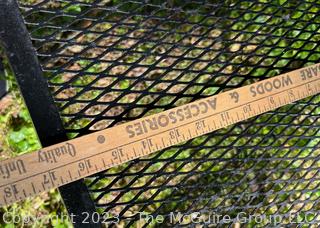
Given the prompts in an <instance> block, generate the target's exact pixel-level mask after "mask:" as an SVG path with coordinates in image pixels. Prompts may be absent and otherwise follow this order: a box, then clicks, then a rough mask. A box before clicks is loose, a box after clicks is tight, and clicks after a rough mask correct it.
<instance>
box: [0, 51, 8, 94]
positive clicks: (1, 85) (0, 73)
mask: <svg viewBox="0 0 320 228" xmlns="http://www.w3.org/2000/svg"><path fill="white" fill-rule="evenodd" d="M6 93H7V83H6V80H5V78H4V67H3V59H2V58H1V56H0V99H1V98H2V97H3V96H4V95H6Z"/></svg>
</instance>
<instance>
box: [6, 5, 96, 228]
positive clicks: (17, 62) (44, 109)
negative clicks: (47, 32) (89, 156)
mask: <svg viewBox="0 0 320 228" xmlns="http://www.w3.org/2000/svg"><path fill="white" fill-rule="evenodd" d="M0 42H1V45H2V46H3V47H4V49H5V52H6V55H7V56H8V59H9V62H10V65H11V67H12V70H13V72H14V74H15V77H16V79H17V82H18V85H19V87H20V90H21V93H22V95H23V98H24V100H25V103H26V105H27V107H28V110H29V113H30V115H31V118H32V120H33V124H34V127H35V129H36V131H37V133H38V137H39V139H40V142H41V144H42V146H49V145H52V144H55V143H58V142H61V141H64V140H66V139H67V137H66V134H65V130H64V128H63V125H62V122H61V119H60V116H59V113H58V110H57V107H56V106H55V104H54V100H53V98H52V96H51V94H50V91H49V88H48V84H47V80H46V78H45V77H44V76H43V74H42V69H41V66H40V63H39V61H38V59H37V56H36V52H35V50H34V48H33V46H32V42H31V39H30V36H29V33H28V31H27V29H26V26H25V24H24V22H23V18H22V16H21V14H20V11H19V8H18V4H17V2H16V1H15V0H1V1H0ZM59 191H60V193H61V195H62V198H63V199H64V203H65V206H66V208H67V210H68V212H69V215H71V216H70V217H72V221H73V222H74V226H75V227H101V224H100V223H99V224H97V223H92V221H91V222H90V219H89V220H88V221H89V222H90V223H83V221H84V219H85V217H87V216H88V215H89V216H91V215H92V214H93V213H94V212H95V206H94V203H93V201H92V200H91V198H90V195H89V192H88V189H87V187H86V186H85V184H84V183H83V181H81V180H80V181H76V182H73V183H71V184H68V185H65V186H63V187H60V188H59Z"/></svg>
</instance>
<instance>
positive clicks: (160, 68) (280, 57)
mask: <svg viewBox="0 0 320 228" xmlns="http://www.w3.org/2000/svg"><path fill="white" fill-rule="evenodd" d="M20 8H21V12H22V14H23V17H24V19H25V23H26V25H27V27H28V30H29V32H30V35H31V38H32V41H33V44H34V47H35V49H36V50H37V55H38V58H39V60H40V62H41V65H42V67H43V71H44V74H45V76H46V77H47V78H48V82H49V87H50V89H51V91H52V95H53V97H54V99H55V102H56V105H57V106H58V107H59V110H60V113H61V118H62V119H63V122H64V126H65V128H66V129H67V132H68V134H69V136H70V137H76V136H79V135H83V134H88V133H90V132H92V131H96V130H100V129H104V128H107V127H111V126H114V125H117V124H120V123H122V122H125V121H129V120H133V119H137V118H140V117H142V116H146V115H150V114H153V113H158V112H161V111H163V110H166V109H169V108H172V107H176V106H179V105H182V104H185V103H188V102H191V101H194V100H197V99H199V98H203V97H207V96H210V95H213V94H217V93H220V92H222V91H225V90H228V89H232V88H235V87H240V86H243V85H246V84H250V83H253V82H255V81H258V80H262V79H265V78H267V77H272V76H275V75H278V74H280V73H284V72H288V71H290V70H293V69H297V68H299V67H303V66H306V65H310V64H313V63H317V62H318V61H319V58H320V46H319V40H320V3H319V1H313V0H308V1H286V0H277V1H276V0H270V1H239V0H230V1H190V0H184V1H180V0H165V1H160V0H143V1H142V0H141V1H138V0H136V1H121V0H72V1H71V0H51V1H49V0H28V1H26V0H20ZM319 98H320V97H319V96H314V97H310V98H308V99H305V100H303V101H299V102H297V103H294V104H292V105H288V106H285V107H282V108H279V109H277V110H275V111H272V112H268V113H265V114H263V115H260V116H259V117H255V118H252V119H250V120H247V121H243V122H241V123H238V124H235V125H233V126H230V127H228V128H226V129H222V130H219V131H216V132H213V133H211V134H208V135H206V136H203V137H198V138H195V139H193V140H190V141H188V142H185V143H183V144H180V145H177V146H173V147H171V148H169V149H166V150H163V151H160V152H157V153H155V154H153V155H151V156H148V157H143V158H140V159H137V160H134V161H132V162H130V163H127V164H125V165H121V166H118V167H115V168H112V169H109V170H106V171H105V172H102V173H99V174H97V175H94V176H92V177H90V178H87V179H86V183H87V185H88V188H89V189H90V191H91V193H92V200H94V202H95V204H96V207H97V211H98V212H99V213H103V214H104V215H107V216H105V219H104V220H105V221H104V222H108V221H116V219H117V218H119V223H118V226H120V227H123V226H134V227H143V226H146V225H149V226H164V225H165V226H176V225H179V222H182V223H183V224H184V225H186V226H190V225H191V218H192V217H191V216H189V217H188V215H190V214H191V213H193V212H201V218H200V219H199V221H201V224H202V225H209V223H210V224H211V225H214V226H229V225H230V226H231V224H232V223H228V222H226V223H225V224H223V221H222V222H221V220H220V222H221V223H220V224H216V223H217V222H219V220H213V219H214V218H215V217H214V215H215V214H219V215H229V216H230V217H231V218H236V216H237V214H238V213H240V212H241V213H242V214H241V215H243V217H246V216H249V215H264V218H263V219H262V221H260V220H252V219H251V221H246V223H247V225H248V226H254V225H255V226H267V225H268V224H269V225H270V224H275V223H277V222H281V223H282V224H288V223H289V222H290V221H296V222H302V223H303V224H306V223H307V221H306V220H308V222H310V223H317V222H319V215H318V210H319V209H320V202H319V201H320V198H319V197H320V189H319V185H320V174H319V168H320V167H319V166H320V160H319V156H320V151H319V136H320V134H319V128H318V127H319V101H320V100H319ZM115 140H116V139H115ZM139 212H143V213H145V214H151V215H153V216H156V215H161V216H162V218H163V221H162V223H161V224H160V223H156V222H152V221H151V220H150V219H149V220H147V219H144V220H143V219H140V215H139ZM179 212H180V213H181V214H180V215H186V216H185V217H184V219H182V220H181V221H179V219H177V214H178V213H179ZM173 214H175V216H176V217H175V219H174V218H172V215H173ZM245 215H246V216H245ZM276 216H281V217H280V218H281V221H279V218H277V217H276ZM210 219H211V220H210ZM277 219H278V220H277ZM241 222H244V220H241V221H236V220H234V221H233V223H234V224H236V225H239V224H240V223H241ZM107 225H108V224H107ZM109 225H111V224H109ZM180 225H181V223H180ZM300 225H301V224H300Z"/></svg>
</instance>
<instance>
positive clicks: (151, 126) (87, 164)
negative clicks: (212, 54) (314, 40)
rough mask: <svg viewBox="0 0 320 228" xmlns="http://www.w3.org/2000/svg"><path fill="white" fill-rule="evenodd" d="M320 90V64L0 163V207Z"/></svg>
mask: <svg viewBox="0 0 320 228" xmlns="http://www.w3.org/2000/svg"><path fill="white" fill-rule="evenodd" d="M319 91H320V64H315V65H312V66H309V67H305V68H302V69H298V70H295V71H292V72H289V73H286V74H282V75H279V76H276V77H272V78H270V79H266V80H263V81H260V82H257V83H254V84H251V85H247V86H243V87H240V88H237V89H233V90H230V91H228V92H224V93H220V94H218V95H215V96H212V97H208V98H205V99H201V100H198V101H195V102H192V103H189V104H186V105H182V106H179V107H176V108H173V109H170V110H167V111H164V112H161V113H158V114H155V115H151V116H147V117H144V118H141V119H137V120H134V121H130V122H128V123H125V124H122V125H119V126H115V127H112V128H108V129H105V130H102V131H98V132H95V133H92V134H89V135H86V136H83V137H79V138H76V139H72V140H69V141H66V142H62V143H59V144H55V145H52V146H50V147H46V148H43V149H41V150H38V151H34V152H31V153H28V154H24V155H21V156H18V157H15V158H10V159H7V160H3V161H1V162H0V206H4V205H8V204H11V203H13V202H16V201H19V200H23V199H25V198H27V197H29V196H34V195H36V194H38V193H40V192H43V191H48V190H49V189H52V188H56V187H59V186H62V185H65V184H67V183H70V182H73V181H75V180H78V179H81V178H84V177H86V176H89V175H92V174H94V173H97V172H101V171H103V170H106V169H108V168H110V167H114V166H117V165H120V164H122V163H125V162H128V161H130V160H133V159H135V158H139V157H142V156H145V155H148V154H151V153H153V152H156V151H159V150H162V149H164V148H168V147H170V146H172V145H175V144H178V143H181V142H184V141H186V140H189V139H192V138H195V137H198V136H201V135H204V134H207V133H209V132H212V131H215V130H217V129H220V128H223V127H226V126H228V125H231V124H234V123H237V122H240V121H242V120H246V119H248V118H250V117H253V116H256V115H259V114H262V113H265V112H267V111H270V110H273V109H275V108H278V107H280V106H283V105H286V104H289V103H292V102H294V101H297V100H300V99H303V98H306V97H308V96H311V95H315V94H317V93H319Z"/></svg>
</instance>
